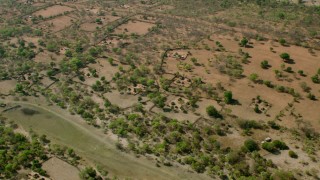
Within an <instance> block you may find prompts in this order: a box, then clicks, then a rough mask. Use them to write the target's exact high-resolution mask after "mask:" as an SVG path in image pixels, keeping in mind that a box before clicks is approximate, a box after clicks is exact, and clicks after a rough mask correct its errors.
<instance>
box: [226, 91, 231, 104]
mask: <svg viewBox="0 0 320 180" xmlns="http://www.w3.org/2000/svg"><path fill="white" fill-rule="evenodd" d="M232 96H233V95H232V92H231V91H226V92H224V102H225V103H227V104H231V103H232V101H233V97H232Z"/></svg>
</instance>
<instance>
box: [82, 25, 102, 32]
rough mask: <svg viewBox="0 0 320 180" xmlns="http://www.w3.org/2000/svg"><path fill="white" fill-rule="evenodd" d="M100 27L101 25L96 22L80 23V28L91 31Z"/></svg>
mask: <svg viewBox="0 0 320 180" xmlns="http://www.w3.org/2000/svg"><path fill="white" fill-rule="evenodd" d="M100 27H101V25H98V24H97V23H83V24H81V26H80V29H81V30H84V31H89V32H93V31H96V30H97V28H100Z"/></svg>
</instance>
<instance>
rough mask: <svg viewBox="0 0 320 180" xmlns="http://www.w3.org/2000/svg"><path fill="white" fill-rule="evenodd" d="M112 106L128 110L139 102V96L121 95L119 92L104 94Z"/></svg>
mask: <svg viewBox="0 0 320 180" xmlns="http://www.w3.org/2000/svg"><path fill="white" fill-rule="evenodd" d="M104 97H106V98H107V99H108V100H109V101H110V102H111V103H112V104H116V105H118V106H119V107H120V108H128V107H131V106H133V105H134V104H136V103H137V102H138V96H133V95H128V94H120V93H119V92H118V91H113V92H111V93H106V94H104Z"/></svg>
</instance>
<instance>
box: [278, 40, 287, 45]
mask: <svg viewBox="0 0 320 180" xmlns="http://www.w3.org/2000/svg"><path fill="white" fill-rule="evenodd" d="M279 43H280V44H281V45H282V46H284V45H286V43H287V41H286V40H285V39H283V38H280V39H279Z"/></svg>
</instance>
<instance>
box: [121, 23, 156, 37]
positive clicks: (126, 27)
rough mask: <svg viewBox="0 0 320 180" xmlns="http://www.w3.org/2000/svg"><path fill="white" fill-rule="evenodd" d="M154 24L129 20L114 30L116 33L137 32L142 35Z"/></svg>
mask: <svg viewBox="0 0 320 180" xmlns="http://www.w3.org/2000/svg"><path fill="white" fill-rule="evenodd" d="M153 26H154V24H151V23H146V22H142V21H129V22H128V23H127V24H123V25H121V26H120V27H118V28H117V29H116V30H115V33H116V34H123V33H124V34H132V33H134V34H137V35H144V34H147V33H148V32H149V29H150V28H152V27H153Z"/></svg>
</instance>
